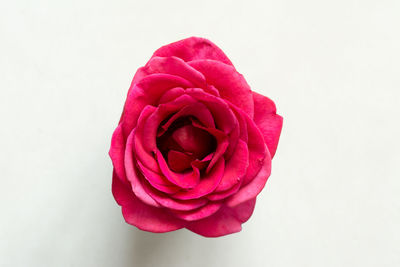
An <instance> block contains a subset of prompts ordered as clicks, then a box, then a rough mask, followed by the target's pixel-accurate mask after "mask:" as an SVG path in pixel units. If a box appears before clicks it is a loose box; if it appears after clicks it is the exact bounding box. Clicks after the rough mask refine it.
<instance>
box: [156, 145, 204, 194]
mask: <svg viewBox="0 0 400 267" xmlns="http://www.w3.org/2000/svg"><path fill="white" fill-rule="evenodd" d="M156 158H157V161H158V165H159V166H160V169H161V172H162V173H163V174H164V176H165V177H166V178H167V179H168V180H169V181H170V182H172V183H173V184H176V185H177V186H179V187H181V188H186V189H190V188H194V187H196V186H197V185H198V184H199V181H200V171H199V169H197V168H196V167H194V168H192V171H190V172H186V173H176V172H173V171H172V170H171V169H170V168H169V166H168V164H167V162H166V161H165V159H164V157H163V155H162V154H161V152H160V150H158V149H157V151H156Z"/></svg>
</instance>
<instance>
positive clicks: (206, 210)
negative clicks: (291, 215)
mask: <svg viewBox="0 0 400 267" xmlns="http://www.w3.org/2000/svg"><path fill="white" fill-rule="evenodd" d="M281 128H282V117H281V116H279V115H277V114H276V108H275V104H274V102H272V101H271V100H270V99H269V98H267V97H265V96H262V95H260V94H257V93H255V92H252V91H251V90H250V87H249V85H248V84H247V83H246V81H245V79H244V78H243V76H242V75H241V74H240V73H238V72H237V71H236V69H235V67H234V66H233V65H232V63H231V61H230V60H229V59H228V58H227V57H226V55H225V54H224V53H223V52H222V50H221V49H219V48H218V47H217V46H216V45H215V44H213V43H212V42H210V41H208V40H207V39H203V38H196V37H191V38H188V39H184V40H181V41H178V42H175V43H172V44H169V45H166V46H163V47H161V48H160V49H158V50H157V51H156V52H155V53H154V54H153V56H152V58H151V59H150V61H149V62H148V63H147V64H146V65H145V66H144V67H142V68H140V69H139V70H138V71H137V72H136V74H135V76H134V78H133V81H132V84H131V87H130V89H129V92H128V96H127V99H126V102H125V106H124V110H123V112H122V116H121V119H120V122H119V125H118V127H117V128H116V130H115V132H114V134H113V137H112V141H111V148H110V157H111V159H112V162H113V165H114V173H113V182H112V192H113V195H114V198H115V199H116V201H117V203H118V204H119V205H120V206H122V214H123V216H124V218H125V220H126V222H127V223H129V224H132V225H134V226H136V227H138V228H139V229H142V230H145V231H150V232H156V233H161V232H168V231H173V230H177V229H180V228H183V227H185V228H187V229H189V230H191V231H193V232H195V233H197V234H200V235H203V236H207V237H217V236H222V235H227V234H231V233H235V232H238V231H240V230H241V228H242V227H241V224H242V223H244V222H246V221H247V220H248V219H249V218H250V216H251V214H252V212H253V210H254V206H255V202H256V197H257V195H258V194H259V193H260V191H261V190H262V189H263V187H264V185H265V183H266V181H267V179H268V177H269V175H270V172H271V159H272V157H273V156H274V154H275V150H276V147H277V145H278V140H279V135H280V132H281Z"/></svg>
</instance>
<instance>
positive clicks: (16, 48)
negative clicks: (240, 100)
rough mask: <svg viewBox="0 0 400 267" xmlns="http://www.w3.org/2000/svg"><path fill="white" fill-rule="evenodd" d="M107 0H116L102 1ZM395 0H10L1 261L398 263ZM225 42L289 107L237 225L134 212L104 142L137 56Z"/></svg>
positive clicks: (249, 73) (0, 142) (175, 266)
mask: <svg viewBox="0 0 400 267" xmlns="http://www.w3.org/2000/svg"><path fill="white" fill-rule="evenodd" d="M111 3H113V4H111ZM399 14H400V1H396V0H393V1H382V0H376V1H354V0H353V1H352V0H340V1H318V0H315V1H311V0H305V1H295V0H292V1H264V0H262V1H257V2H255V1H243V2H242V3H240V4H239V3H238V1H231V0H230V1H214V0H207V1H206V0H202V1H172V0H168V1H159V2H152V1H146V0H141V1H107V2H106V1H99V0H93V1H53V0H49V1H42V0H41V1H3V2H1V4H0V73H1V78H0V119H1V129H0V134H1V136H0V137H1V138H0V149H1V152H0V164H1V186H0V198H1V200H0V208H1V213H0V214H1V215H0V266H96V267H97V266H138V267H142V266H143V267H147V266H171V267H181V266H182V267H183V266H185V267H186V266H202V267H203V266H288V267H292V266H296V267H301V266H304V267H309V266H318V267H319V266H327V267H329V266H349V267H350V266H351V267H353V266H363V267H367V266H374V267H375V266H380V267H381V266H393V267H395V266H400V230H399V225H400V194H399V193H400V170H399V162H400V154H399V151H400V140H399V138H400V127H399V115H400V108H399V105H400V75H399V74H400V67H399V62H400V52H399V49H400V34H399V32H400V31H399V28H400V27H399V26H400V18H399ZM192 35H195V36H203V37H207V38H209V39H210V40H212V41H213V42H215V43H216V44H217V45H219V46H220V47H221V48H222V49H223V50H224V51H225V52H226V53H227V55H228V56H229V57H230V58H231V60H232V61H233V62H234V64H235V66H236V67H237V69H238V70H239V71H240V72H241V73H243V74H244V75H245V77H246V79H247V80H248V82H249V84H250V85H251V86H252V88H253V90H255V91H258V92H261V93H263V94H266V95H267V96H269V97H271V98H272V99H273V100H275V102H276V104H277V107H278V111H279V113H280V114H281V115H282V116H283V117H284V118H285V120H284V128H283V132H282V136H281V140H280V144H279V147H278V151H277V154H276V158H275V159H274V160H273V172H272V176H271V178H270V180H269V181H268V183H267V186H266V188H265V190H264V191H263V192H262V194H261V195H260V197H259V199H258V202H257V206H256V210H255V213H254V215H253V216H252V218H251V219H250V221H249V222H248V223H246V224H245V225H244V228H243V231H242V232H241V233H239V234H235V235H230V236H226V237H223V238H218V239H206V238H203V237H200V236H198V235H196V234H193V233H191V232H189V231H187V230H180V231H177V232H173V233H168V234H151V233H146V232H141V231H139V230H137V229H135V228H134V227H132V226H129V225H127V224H126V223H125V222H124V220H123V217H122V215H121V212H120V208H119V207H118V205H117V204H116V203H115V201H114V199H113V197H112V195H111V191H110V186H111V171H112V166H111V161H110V159H109V157H108V155H107V152H108V149H109V144H110V138H111V134H112V132H113V130H114V128H115V127H116V125H117V122H118V119H119V116H120V112H121V110H122V106H123V103H124V100H125V96H126V92H127V89H128V87H129V84H130V82H131V78H132V77H133V74H134V72H135V70H136V69H137V68H138V67H140V66H141V65H143V64H145V63H146V61H147V60H148V59H149V57H150V55H151V54H152V52H153V51H154V50H155V49H157V48H158V47H160V46H161V45H164V44H167V43H170V42H173V41H177V40H179V39H182V38H185V37H189V36H192Z"/></svg>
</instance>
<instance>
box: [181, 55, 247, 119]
mask: <svg viewBox="0 0 400 267" xmlns="http://www.w3.org/2000/svg"><path fill="white" fill-rule="evenodd" d="M189 65H190V66H192V67H193V68H195V69H196V70H198V71H200V72H201V73H203V75H204V76H205V77H206V81H207V83H209V84H212V85H213V86H215V88H217V89H218V91H219V94H220V95H221V98H223V99H227V100H228V101H230V102H231V103H233V104H235V105H236V106H238V107H239V108H240V109H241V110H243V111H244V112H246V113H247V114H248V115H249V117H250V118H253V115H254V101H253V95H252V92H251V89H250V86H249V85H248V84H247V82H246V80H245V79H244V77H243V75H241V74H240V73H239V72H237V71H236V70H235V68H234V67H233V66H229V65H226V64H224V63H221V62H218V61H215V60H196V61H191V62H189Z"/></svg>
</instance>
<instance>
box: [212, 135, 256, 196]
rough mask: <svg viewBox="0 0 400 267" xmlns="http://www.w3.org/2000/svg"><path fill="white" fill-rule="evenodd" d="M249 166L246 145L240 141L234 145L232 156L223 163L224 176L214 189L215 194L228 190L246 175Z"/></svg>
mask: <svg viewBox="0 0 400 267" xmlns="http://www.w3.org/2000/svg"><path fill="white" fill-rule="evenodd" d="M248 164H249V153H248V150H247V144H246V143H245V142H243V141H242V140H239V142H238V143H237V145H236V149H235V152H234V153H233V156H232V157H231V158H230V159H229V160H228V161H227V162H226V163H225V171H224V176H223V177H222V180H221V182H220V183H219V185H218V186H217V188H216V189H215V192H222V191H226V190H228V189H230V188H231V187H233V186H234V185H235V184H237V183H239V181H240V180H242V178H243V177H244V176H245V175H246V170H247V166H248Z"/></svg>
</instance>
